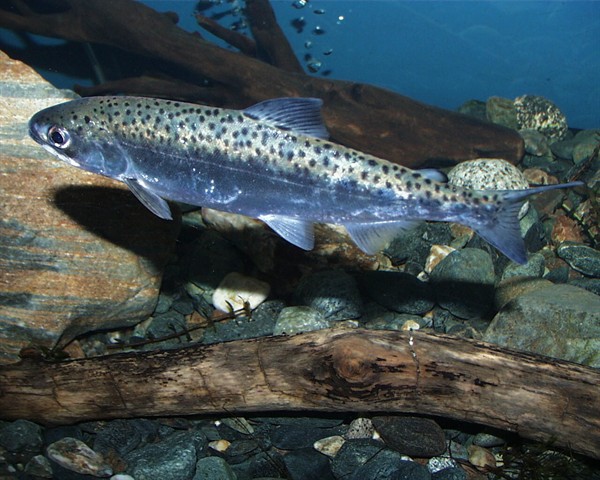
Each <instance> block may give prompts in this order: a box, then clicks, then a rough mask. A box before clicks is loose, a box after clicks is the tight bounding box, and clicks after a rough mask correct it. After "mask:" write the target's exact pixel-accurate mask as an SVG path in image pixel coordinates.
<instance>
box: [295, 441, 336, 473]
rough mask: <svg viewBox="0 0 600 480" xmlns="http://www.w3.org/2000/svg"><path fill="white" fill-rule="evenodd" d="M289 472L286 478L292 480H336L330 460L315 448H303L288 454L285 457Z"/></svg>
mask: <svg viewBox="0 0 600 480" xmlns="http://www.w3.org/2000/svg"><path fill="white" fill-rule="evenodd" d="M283 462H284V463H285V467H286V470H287V474H288V475H287V476H286V478H289V479H290V480H306V479H309V478H315V479H317V478H318V479H319V480H334V478H335V477H334V476H333V473H332V472H331V467H330V464H329V459H328V458H327V457H326V456H325V455H321V454H320V453H319V452H317V451H316V450H314V449H313V448H303V449H299V450H294V451H292V452H289V453H287V454H286V455H285V456H284V457H283Z"/></svg>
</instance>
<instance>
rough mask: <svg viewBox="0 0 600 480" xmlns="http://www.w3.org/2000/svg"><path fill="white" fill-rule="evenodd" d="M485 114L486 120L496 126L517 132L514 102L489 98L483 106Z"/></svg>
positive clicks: (506, 99) (499, 98)
mask: <svg viewBox="0 0 600 480" xmlns="http://www.w3.org/2000/svg"><path fill="white" fill-rule="evenodd" d="M485 114H486V117H487V119H488V120H489V121H490V122H492V123H495V124H496V125H502V126H504V127H508V128H512V129H513V130H517V129H518V128H519V121H518V120H517V110H516V109H515V105H514V102H513V101H512V100H510V99H508V98H502V97H490V98H488V100H487V102H486V104H485Z"/></svg>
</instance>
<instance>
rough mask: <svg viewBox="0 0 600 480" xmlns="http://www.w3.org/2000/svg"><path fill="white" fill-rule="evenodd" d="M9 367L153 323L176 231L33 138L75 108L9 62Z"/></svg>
mask: <svg viewBox="0 0 600 480" xmlns="http://www.w3.org/2000/svg"><path fill="white" fill-rule="evenodd" d="M0 71H2V72H3V78H2V80H1V82H2V83H1V86H2V88H1V89H0V91H1V92H2V93H1V96H0V131H1V133H0V152H1V153H0V250H1V251H2V255H1V256H0V298H1V301H0V304H1V305H0V363H3V362H10V361H15V360H17V359H18V353H19V351H20V349H21V348H23V347H25V346H28V345H30V344H35V345H38V346H43V347H47V348H51V347H53V346H55V345H56V344H57V342H58V341H59V339H60V341H61V345H62V344H65V343H66V342H67V341H69V340H70V339H72V338H73V337H75V336H77V335H79V334H82V333H84V332H88V331H91V330H99V329H114V328H117V327H122V326H128V325H133V324H135V323H137V322H139V321H140V320H142V319H143V318H145V317H147V316H148V315H149V314H150V313H152V309H153V308H154V305H155V304H156V299H157V297H158V289H159V286H160V279H161V272H162V268H163V266H164V264H165V262H166V260H167V258H168V255H169V252H170V250H171V247H172V246H173V245H174V242H175V236H176V233H177V232H176V230H177V223H176V222H165V221H162V220H160V219H157V218H156V217H155V216H154V215H152V214H151V213H149V212H148V211H147V210H146V209H145V208H144V207H143V206H141V205H140V204H139V202H138V201H137V200H136V199H135V197H134V196H133V195H131V194H130V193H129V192H127V190H126V188H125V187H124V186H121V184H119V183H118V182H115V181H113V180H109V179H105V178H103V177H101V176H98V175H91V174H89V173H86V172H84V171H82V170H79V169H76V168H73V167H70V166H68V165H67V164H65V163H64V162H61V161H59V160H57V159H55V158H54V157H53V156H51V155H50V154H48V153H46V152H45V151H44V150H42V149H41V148H39V146H38V145H36V144H35V143H34V142H33V140H31V139H30V138H29V135H28V130H27V128H28V127H27V122H28V120H29V118H30V117H31V116H32V115H33V114H34V113H36V112H37V111H38V110H40V109H42V108H44V107H47V106H50V105H52V104H57V103H61V102H63V101H65V100H70V99H72V98H73V96H74V94H73V93H72V92H66V91H60V90H57V89H55V88H54V87H52V86H51V85H50V84H48V83H47V82H46V81H45V80H43V79H42V78H41V77H40V76H39V75H38V74H36V73H35V72H34V71H33V70H32V69H31V68H29V67H27V66H25V65H24V64H22V63H20V62H17V61H13V60H12V59H10V58H9V57H7V56H6V55H5V54H3V53H1V52H0Z"/></svg>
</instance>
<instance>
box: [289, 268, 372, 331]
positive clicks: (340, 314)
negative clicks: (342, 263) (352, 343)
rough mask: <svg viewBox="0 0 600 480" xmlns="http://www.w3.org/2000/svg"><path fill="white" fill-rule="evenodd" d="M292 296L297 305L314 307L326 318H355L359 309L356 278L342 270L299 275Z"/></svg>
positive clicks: (360, 307)
mask: <svg viewBox="0 0 600 480" xmlns="http://www.w3.org/2000/svg"><path fill="white" fill-rule="evenodd" d="M294 295H295V297H296V300H297V302H298V303H299V304H301V305H308V306H309V307H312V308H314V309H315V310H318V311H319V312H321V313H322V314H323V316H324V317H325V319H327V320H329V321H336V320H347V319H351V318H358V317H360V315H361V312H362V300H361V297H360V293H359V292H358V287H357V286H356V280H355V279H354V277H352V276H351V275H349V274H347V273H346V272H344V271H342V270H328V271H323V272H317V273H313V274H310V275H306V276H304V277H302V279H301V280H300V282H299V284H298V286H297V288H296V291H295V292H294Z"/></svg>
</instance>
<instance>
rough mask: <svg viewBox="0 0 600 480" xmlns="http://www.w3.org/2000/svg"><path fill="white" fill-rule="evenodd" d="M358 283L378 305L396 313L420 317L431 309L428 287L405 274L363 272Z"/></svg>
mask: <svg viewBox="0 0 600 480" xmlns="http://www.w3.org/2000/svg"><path fill="white" fill-rule="evenodd" d="M359 281H360V284H361V287H362V288H363V289H364V291H365V292H366V293H367V294H368V295H369V296H370V297H371V298H372V299H373V301H375V302H377V303H378V304H379V305H382V306H383V307H385V308H387V309H389V310H392V311H394V312H398V313H408V314H415V315H420V314H423V313H425V312H428V311H429V310H431V309H432V308H433V305H434V302H433V295H432V293H431V289H430V287H429V285H428V284H427V283H425V282H422V281H420V280H419V279H418V278H416V277H414V276H413V275H410V274H408V273H405V272H381V271H380V272H364V273H362V274H360V276H359Z"/></svg>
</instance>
